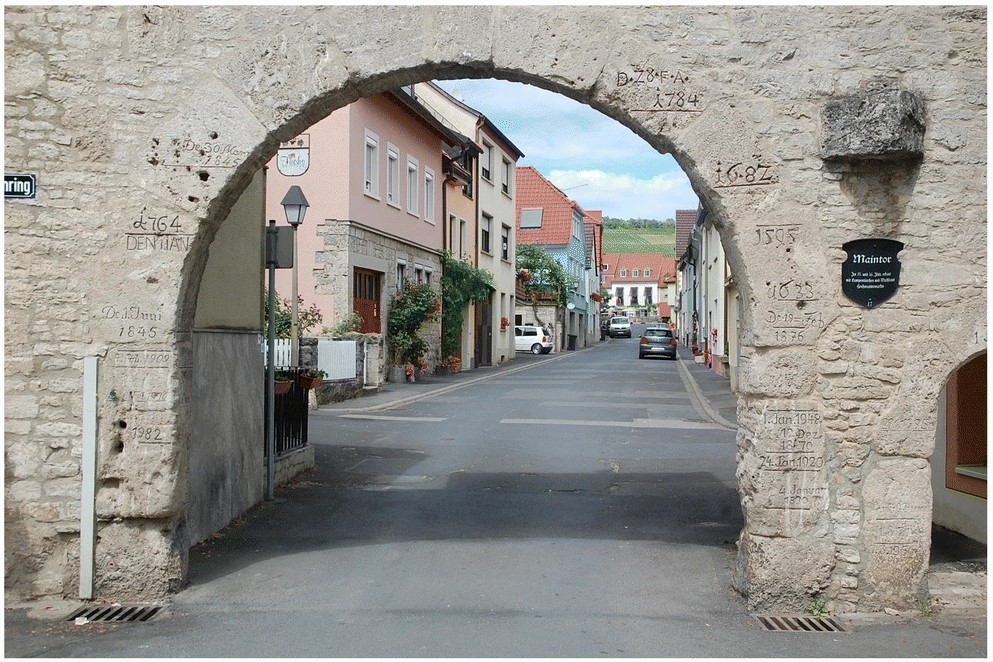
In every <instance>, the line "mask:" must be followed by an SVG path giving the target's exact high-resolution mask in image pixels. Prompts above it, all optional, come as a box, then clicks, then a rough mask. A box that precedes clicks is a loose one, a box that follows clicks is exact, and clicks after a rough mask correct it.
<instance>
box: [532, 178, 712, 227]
mask: <svg viewBox="0 0 993 662" xmlns="http://www.w3.org/2000/svg"><path fill="white" fill-rule="evenodd" d="M542 174H545V176H546V177H547V178H548V180H549V181H550V182H552V183H553V184H555V185H556V186H558V187H559V188H560V189H562V190H563V191H564V192H565V194H566V195H568V196H569V197H570V198H572V199H573V200H575V201H576V202H578V203H579V204H580V205H582V207H583V208H584V209H599V210H602V211H603V215H604V216H610V217H613V218H657V219H665V218H675V217H676V210H677V209H696V207H697V197H696V194H695V193H694V192H693V189H692V188H691V187H690V183H689V180H688V179H686V176H685V175H683V174H682V173H679V174H677V175H673V174H662V175H657V176H655V177H652V178H649V179H639V178H637V177H634V176H632V175H629V174H617V173H611V172H604V171H603V170H552V171H551V172H549V173H542Z"/></svg>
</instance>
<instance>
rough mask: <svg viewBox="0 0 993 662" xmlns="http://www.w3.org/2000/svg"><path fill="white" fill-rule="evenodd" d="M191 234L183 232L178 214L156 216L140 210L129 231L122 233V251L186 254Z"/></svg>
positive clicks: (191, 238) (154, 213) (156, 214)
mask: <svg viewBox="0 0 993 662" xmlns="http://www.w3.org/2000/svg"><path fill="white" fill-rule="evenodd" d="M192 240H193V233H191V232H184V231H183V226H182V222H181V221H180V220H179V215H178V214H158V213H156V212H149V211H148V210H147V209H142V210H141V214H139V216H138V218H137V219H136V220H135V221H134V223H132V225H131V230H130V231H128V232H126V233H124V242H125V243H124V249H125V250H127V251H140V252H157V251H176V252H183V253H185V252H188V251H189V250H190V242H191V241H192Z"/></svg>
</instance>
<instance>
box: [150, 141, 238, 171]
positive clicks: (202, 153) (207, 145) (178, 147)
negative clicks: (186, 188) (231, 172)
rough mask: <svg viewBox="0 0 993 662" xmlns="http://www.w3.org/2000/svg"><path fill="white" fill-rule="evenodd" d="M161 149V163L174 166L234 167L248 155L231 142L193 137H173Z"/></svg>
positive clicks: (156, 155)
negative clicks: (167, 146)
mask: <svg viewBox="0 0 993 662" xmlns="http://www.w3.org/2000/svg"><path fill="white" fill-rule="evenodd" d="M163 151H164V152H165V154H163V156H164V158H163V159H162V164H163V165H167V166H174V167H175V166H189V167H196V168H236V167H237V166H239V165H241V163H242V161H244V160H245V158H246V157H247V156H248V152H246V151H245V150H243V149H239V148H238V147H237V146H236V145H234V144H231V143H225V142H220V141H216V140H206V141H197V140H194V139H193V138H173V139H172V140H171V141H170V143H169V148H168V149H166V150H163ZM155 158H156V159H157V158H158V152H156V153H155Z"/></svg>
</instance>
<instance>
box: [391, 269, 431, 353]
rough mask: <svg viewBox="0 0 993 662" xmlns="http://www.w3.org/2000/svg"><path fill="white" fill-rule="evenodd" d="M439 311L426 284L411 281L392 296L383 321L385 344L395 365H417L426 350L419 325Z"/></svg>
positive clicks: (425, 343)
mask: <svg viewBox="0 0 993 662" xmlns="http://www.w3.org/2000/svg"><path fill="white" fill-rule="evenodd" d="M440 312H441V302H440V301H439V300H438V294H437V293H436V292H435V291H434V290H432V289H431V286H430V285H428V284H426V283H417V284H414V283H411V284H410V285H407V286H406V287H404V288H403V289H401V290H399V291H398V292H397V293H396V294H395V295H393V300H392V301H391V302H390V316H389V321H388V322H387V323H386V343H387V345H388V346H389V348H390V351H391V352H392V353H393V363H394V364H395V365H403V364H410V365H416V364H419V363H420V361H421V357H423V356H424V355H425V354H426V353H427V351H428V343H427V341H426V340H424V338H422V337H421V335H420V329H421V327H422V326H423V325H424V324H425V323H426V322H430V321H432V320H434V319H435V318H436V317H437V315H438V313H440Z"/></svg>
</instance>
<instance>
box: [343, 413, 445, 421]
mask: <svg viewBox="0 0 993 662" xmlns="http://www.w3.org/2000/svg"><path fill="white" fill-rule="evenodd" d="M338 418H355V419H359V420H363V421H403V422H405V423H441V422H442V421H447V420H448V419H447V418H434V417H431V416H376V415H374V414H342V415H341V416H339V417H338Z"/></svg>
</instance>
